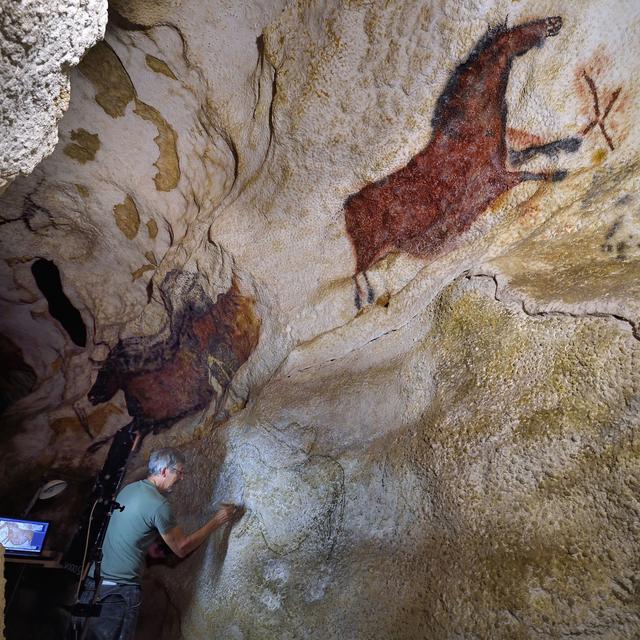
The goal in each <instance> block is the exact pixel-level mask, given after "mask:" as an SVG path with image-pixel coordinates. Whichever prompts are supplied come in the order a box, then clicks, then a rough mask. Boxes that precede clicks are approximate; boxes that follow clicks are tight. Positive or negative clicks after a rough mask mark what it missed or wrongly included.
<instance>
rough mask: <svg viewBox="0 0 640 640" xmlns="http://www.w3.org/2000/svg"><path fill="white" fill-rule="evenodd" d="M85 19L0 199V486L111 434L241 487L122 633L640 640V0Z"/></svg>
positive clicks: (339, 5) (16, 498) (160, 8)
mask: <svg viewBox="0 0 640 640" xmlns="http://www.w3.org/2000/svg"><path fill="white" fill-rule="evenodd" d="M110 9H111V13H110V22H109V25H108V28H107V32H106V37H105V40H104V41H103V42H100V43H99V44H97V45H96V46H95V47H93V48H92V49H91V50H90V51H89V53H88V54H87V55H86V56H85V57H84V59H83V60H82V62H81V63H80V64H79V65H78V67H77V68H75V69H73V70H72V72H71V101H70V104H69V109H68V111H67V113H66V114H65V116H64V118H63V119H62V121H61V123H60V141H59V143H58V144H57V146H56V148H55V150H54V152H53V153H52V155H51V156H50V157H48V158H47V159H45V160H44V161H43V162H41V163H40V164H39V165H38V166H37V167H36V169H35V170H34V171H33V173H32V174H31V175H29V176H26V177H21V178H19V179H17V180H16V181H15V182H14V183H13V184H12V185H11V187H10V188H9V189H8V190H7V191H6V193H5V194H4V195H3V196H2V197H1V198H0V215H1V216H2V218H3V221H4V223H3V235H2V238H0V250H1V251H2V258H3V260H2V261H1V262H0V286H1V287H2V297H1V298H0V334H2V336H4V338H3V339H2V340H1V341H0V353H2V354H3V357H5V355H4V354H7V355H6V358H7V361H8V362H9V361H10V362H11V367H9V368H8V371H9V374H10V375H9V374H7V375H5V379H3V380H2V384H1V385H0V390H2V392H3V396H2V399H3V401H4V403H5V405H6V408H5V409H4V412H3V414H2V419H3V427H2V432H1V438H2V440H1V442H2V453H1V454H0V455H1V464H0V487H1V488H2V496H7V497H8V498H9V499H10V500H11V501H13V504H15V505H16V508H17V507H18V505H19V503H20V501H21V500H24V499H25V498H26V499H28V496H29V495H30V494H31V493H32V492H33V487H31V486H30V485H29V482H28V477H27V476H28V474H27V472H26V471H25V469H26V468H27V466H28V468H29V474H30V477H33V470H34V469H35V470H38V471H40V470H43V471H44V470H48V469H51V468H54V469H64V470H66V471H67V472H72V473H74V474H77V475H78V476H79V477H83V478H91V477H92V475H93V474H94V473H95V472H96V471H97V470H98V469H99V468H100V466H101V465H102V463H103V461H104V457H105V454H106V450H107V447H108V442H109V438H110V437H111V436H113V435H114V433H116V432H117V431H118V430H119V429H121V428H123V427H124V426H126V425H128V424H130V423H132V422H133V423H134V424H135V425H137V427H138V428H139V429H140V430H141V431H142V432H144V434H145V440H144V445H143V449H142V452H141V453H140V454H139V455H138V457H137V458H136V459H135V460H133V461H132V463H131V466H130V474H129V476H128V478H129V479H133V478H137V477H140V476H141V475H142V474H143V473H144V464H145V458H146V455H147V454H148V453H149V451H150V450H151V449H152V448H154V447H157V446H161V445H172V446H179V447H181V448H183V449H184V451H185V452H186V453H187V455H188V457H189V460H190V468H189V473H188V475H187V477H186V478H185V480H184V482H183V483H182V484H181V485H180V486H179V487H178V488H177V489H176V491H175V494H174V496H173V498H172V501H173V502H174V504H175V508H176V511H177V514H178V517H179V520H180V521H181V522H182V523H183V524H184V527H185V528H186V529H193V528H195V527H196V526H198V525H200V524H201V523H202V521H203V519H204V517H205V516H207V515H209V514H211V513H213V511H214V509H215V507H216V506H217V505H218V504H219V503H220V502H221V501H233V502H241V503H243V504H244V505H245V506H246V508H247V512H246V515H245V516H244V518H243V519H242V520H241V521H240V522H239V523H238V524H237V525H235V526H234V527H233V528H232V529H229V530H226V531H222V532H219V533H218V534H217V535H216V536H215V537H214V538H213V539H212V540H210V541H209V542H208V543H207V544H205V545H204V546H203V548H201V549H199V550H198V551H197V552H196V553H194V554H193V555H192V556H190V557H189V558H187V559H185V560H184V561H183V562H181V563H179V564H177V566H154V567H153V568H152V569H151V570H150V571H149V573H148V576H147V579H146V583H145V590H146V592H147V594H148V596H147V597H148V599H149V601H151V602H153V603H154V606H153V608H149V609H147V610H144V611H143V614H142V618H141V634H142V637H145V638H146V637H149V638H156V639H167V640H168V639H169V638H178V637H180V638H185V639H189V640H196V639H200V638H207V637H221V638H233V639H234V640H236V639H237V640H242V639H246V640H248V639H263V638H264V639H271V638H282V639H291V640H293V639H299V638H310V639H318V640H321V639H322V640H326V639H329V638H358V639H367V640H371V639H380V640H383V639H388V638H398V639H402V640H405V639H406V640H412V639H416V640H417V639H424V638H429V639H433V640H440V639H442V640H444V639H447V640H449V639H454V638H495V639H504V640H514V639H516V640H519V639H522V640H524V639H533V638H535V639H551V638H560V637H585V638H606V639H608V640H614V639H615V640H617V639H620V638H628V639H630V640H631V639H632V638H636V637H638V636H639V635H640V564H639V562H640V561H639V560H638V558H640V542H639V541H640V537H639V536H638V513H639V509H640V503H639V502H638V487H640V448H639V447H638V434H639V429H640V411H639V410H640V367H639V365H640V361H639V359H640V344H639V342H638V341H639V339H640V325H639V322H640V284H639V283H640V278H639V276H640V188H639V185H640V173H639V167H640V131H639V129H638V128H639V127H640V124H639V123H640V106H639V103H638V101H637V100H636V99H635V97H636V96H637V95H638V92H639V89H640V87H639V86H638V85H639V83H640V79H639V78H640V73H639V71H640V69H639V68H638V67H639V64H640V63H639V62H638V60H640V50H639V47H640V43H639V42H638V38H637V33H638V28H639V25H640V6H638V4H637V3H636V2H633V1H632V0H620V1H619V2H616V3H611V2H609V1H606V0H584V1H583V2H580V3H560V2H556V1H555V0H545V1H544V2H538V1H535V2H534V1H533V0H518V1H516V2H513V1H511V0H478V1H474V2H466V1H463V0H433V1H427V2H422V3H416V2H409V1H407V2H404V1H398V2H392V3H370V2H339V1H337V0H336V1H329V2H322V3H307V2H278V1H276V0H271V1H269V2H261V1H260V2H258V1H256V2H248V3H240V4H239V3H232V2H223V1H219V2H218V1H216V2H203V1H199V0H191V1H190V2H186V1H185V2H182V3H180V4H177V3H172V2H148V1H145V0H132V1H131V0H128V1H126V2H125V1H124V0H122V1H120V0H117V1H114V2H111V3H110ZM37 260H48V261H52V262H53V263H55V265H56V266H57V267H58V269H59V285H57V286H58V289H57V291H58V292H59V291H63V292H64V295H65V297H66V299H67V301H68V302H69V303H70V304H71V305H72V306H73V307H74V308H75V309H76V310H77V313H78V314H79V316H80V317H81V319H82V324H83V326H84V327H85V330H86V342H85V344H84V345H83V344H78V340H77V339H76V340H75V341H74V339H73V335H75V334H74V333H73V330H72V327H70V326H69V321H68V318H67V317H66V316H65V315H64V314H57V312H56V308H57V306H56V305H59V304H62V303H61V302H60V300H61V298H60V296H59V294H58V297H55V296H54V297H53V298H51V295H52V294H51V292H49V293H48V294H46V292H45V291H43V289H42V287H40V285H39V284H38V283H37V282H36V280H35V279H34V272H33V265H34V264H35V262H36V261H37ZM45 289H46V287H45ZM47 295H49V296H50V299H49V300H48V299H47ZM52 300H54V302H52ZM56 300H57V302H55V301H56ZM56 314H57V315H56ZM80 342H81V341H80ZM5 390H6V391H5ZM81 504H82V494H81V492H79V493H78V505H81ZM74 508H78V506H77V505H76V506H75V507H74ZM60 544H62V542H61V543H60ZM159 611H160V612H161V615H158V612H159Z"/></svg>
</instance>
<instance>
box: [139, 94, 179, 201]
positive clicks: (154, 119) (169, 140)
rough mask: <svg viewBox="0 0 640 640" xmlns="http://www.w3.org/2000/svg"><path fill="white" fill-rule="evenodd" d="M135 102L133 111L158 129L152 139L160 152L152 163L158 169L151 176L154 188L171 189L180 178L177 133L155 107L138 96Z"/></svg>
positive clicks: (160, 189) (159, 189)
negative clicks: (152, 176) (154, 184)
mask: <svg viewBox="0 0 640 640" xmlns="http://www.w3.org/2000/svg"><path fill="white" fill-rule="evenodd" d="M135 104H136V106H135V109H134V113H136V114H137V115H139V116H140V117H141V118H142V119H143V120H147V121H148V122H151V123H152V124H154V125H155V127H156V129H157V130H158V135H157V136H156V137H155V138H154V139H153V140H154V142H155V143H156V144H157V145H158V151H159V152H160V156H159V157H158V159H157V160H156V161H155V162H154V163H153V164H154V166H155V167H157V169H158V173H156V175H155V177H154V178H153V181H154V182H155V183H156V189H157V190H158V191H171V189H175V187H176V186H177V185H178V180H180V162H179V160H178V152H177V148H176V141H177V139H178V134H177V133H176V132H175V131H174V130H173V128H172V127H171V125H170V124H169V123H168V122H167V121H166V120H165V119H164V118H163V117H162V115H161V114H160V112H159V111H158V110H157V109H155V108H154V107H151V106H149V105H148V104H146V103H144V102H142V101H141V100H138V98H136V99H135Z"/></svg>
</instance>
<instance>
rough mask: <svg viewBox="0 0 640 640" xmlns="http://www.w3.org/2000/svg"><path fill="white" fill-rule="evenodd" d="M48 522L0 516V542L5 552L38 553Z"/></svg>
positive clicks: (42, 544) (42, 545) (40, 549)
mask: <svg viewBox="0 0 640 640" xmlns="http://www.w3.org/2000/svg"><path fill="white" fill-rule="evenodd" d="M48 528H49V523H48V522H37V521H35V520H18V519H16V518H5V517H4V516H0V544H1V545H2V546H3V547H4V548H5V549H6V551H7V553H9V554H11V553H15V554H21V555H38V554H40V553H41V552H42V548H43V547H44V539H45V537H46V535H47V529H48Z"/></svg>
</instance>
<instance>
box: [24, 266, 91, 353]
mask: <svg viewBox="0 0 640 640" xmlns="http://www.w3.org/2000/svg"><path fill="white" fill-rule="evenodd" d="M31 273H33V277H34V278H35V280H36V284H37V285H38V288H39V289H40V291H42V293H43V294H44V297H45V298H46V299H47V302H48V303H49V313H50V314H51V315H52V316H53V317H54V318H55V319H56V320H57V321H58V322H59V323H60V324H61V325H62V326H63V327H64V329H65V331H66V332H67V333H68V334H69V337H70V338H71V340H73V342H74V344H77V345H78V346H79V347H84V346H86V344H87V328H86V327H85V325H84V322H83V320H82V316H81V315H80V312H79V311H78V310H77V309H76V308H75V307H74V306H73V305H72V304H71V301H70V300H69V298H67V296H66V295H65V293H64V291H63V289H62V281H61V280H60V271H58V267H56V265H55V263H54V262H53V260H45V259H44V258H39V259H38V260H36V261H35V262H34V263H33V264H32V265H31Z"/></svg>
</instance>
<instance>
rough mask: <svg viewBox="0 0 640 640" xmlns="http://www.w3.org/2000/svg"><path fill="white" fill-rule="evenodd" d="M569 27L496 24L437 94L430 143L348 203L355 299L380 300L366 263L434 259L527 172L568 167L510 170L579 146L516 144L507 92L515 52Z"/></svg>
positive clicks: (558, 22)
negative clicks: (394, 256) (509, 132)
mask: <svg viewBox="0 0 640 640" xmlns="http://www.w3.org/2000/svg"><path fill="white" fill-rule="evenodd" d="M561 28H562V19H561V18H560V17H557V16H556V17H549V18H544V19H542V20H536V21H534V22H528V23H526V24H522V25H519V26H516V27H513V28H507V27H506V26H499V27H496V28H493V29H491V30H489V32H488V33H487V34H486V35H485V37H484V38H482V40H481V41H480V42H479V43H478V44H477V45H476V47H475V48H474V50H473V51H472V53H471V55H470V56H469V57H468V59H467V60H466V61H465V62H463V63H462V64H460V65H459V66H458V67H457V68H456V69H455V71H454V72H453V74H452V75H451V77H450V79H449V81H448V83H447V85H446V87H445V89H444V91H443V92H442V94H441V95H440V97H439V98H438V101H437V104H436V108H435V113H434V115H433V118H432V127H433V133H432V136H431V140H430V141H429V144H428V145H427V146H426V147H425V148H424V149H423V150H422V151H421V152H420V153H418V154H417V155H416V156H415V157H414V158H413V159H412V160H411V161H410V162H409V163H408V164H407V165H406V166H404V167H403V168H402V169H399V170H398V171H396V172H395V173H392V174H391V175H389V176H386V177H385V178H383V179H382V180H379V181H378V182H375V183H371V184H368V185H367V186H365V187H364V188H363V189H362V190H361V191H359V192H358V193H356V194H353V195H351V196H350V197H349V198H347V200H346V202H345V207H344V209H345V220H346V227H347V232H348V234H349V237H350V239H351V242H352V244H353V248H354V251H355V257H356V269H355V274H354V281H355V287H356V293H355V304H356V307H357V308H360V307H361V306H362V304H363V302H364V300H363V291H362V287H361V283H360V282H359V280H358V276H359V275H362V277H363V278H364V281H365V283H366V288H367V296H366V302H368V303H371V302H373V300H374V293H373V289H372V287H371V285H370V283H369V280H368V278H367V273H366V272H367V269H369V268H370V267H371V266H372V265H373V264H374V263H376V262H377V261H378V260H380V259H381V258H383V257H384V256H386V255H387V254H389V253H391V252H394V251H402V252H407V253H409V254H412V255H414V256H418V257H430V256H434V255H436V254H438V253H441V252H442V251H443V250H445V249H446V248H447V246H450V244H451V241H452V240H454V239H455V238H456V237H457V236H459V235H460V234H461V233H463V232H464V231H466V230H467V229H469V227H470V226H471V225H472V223H473V222H474V221H475V220H476V219H477V218H478V217H479V216H480V215H481V214H482V213H483V211H485V210H486V209H487V207H488V206H489V205H490V204H491V203H492V202H493V201H494V200H495V199H496V198H497V197H498V196H500V195H501V194H502V193H504V192H505V191H508V190H509V189H511V188H513V187H514V186H516V185H517V184H519V183H520V182H522V181H524V180H550V181H556V180H562V179H563V178H564V177H565V175H566V172H565V171H548V172H543V173H531V172H527V171H509V170H508V169H507V160H510V161H511V164H512V165H518V164H521V163H523V162H525V161H527V160H529V159H530V158H531V157H533V156H534V155H536V154H545V155H548V156H551V155H555V154H557V153H558V152H560V151H564V152H574V151H576V150H577V149H578V148H579V147H580V144H581V141H582V140H581V138H580V137H577V136H576V137H570V138H564V139H561V140H555V141H553V142H549V143H546V144H542V145H538V146H535V147H529V148H527V149H522V150H519V151H510V150H508V149H507V144H506V125H507V106H506V101H505V93H506V90H507V83H508V81H509V72H510V70H511V65H512V62H513V60H514V58H515V57H517V56H521V55H523V54H525V53H526V52H527V51H529V50H530V49H531V48H533V47H540V46H542V45H543V44H544V41H545V39H546V38H547V37H549V36H555V35H556V34H557V33H558V32H559V31H560V29H561Z"/></svg>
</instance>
